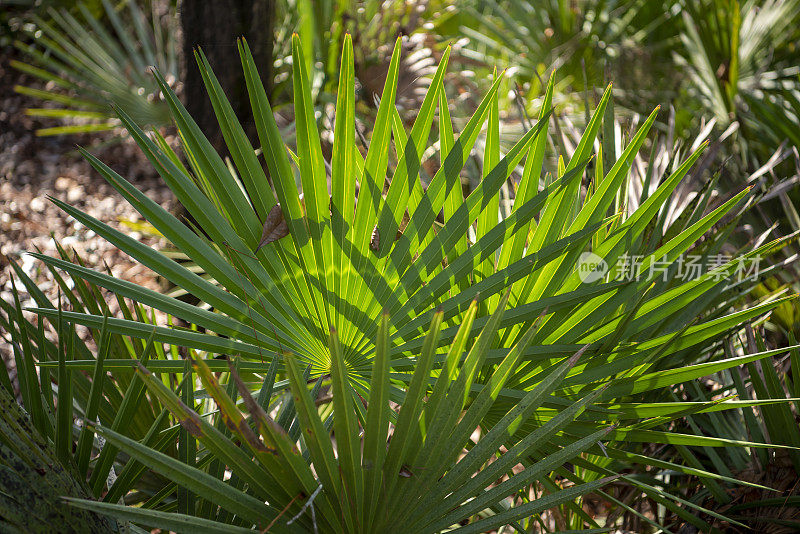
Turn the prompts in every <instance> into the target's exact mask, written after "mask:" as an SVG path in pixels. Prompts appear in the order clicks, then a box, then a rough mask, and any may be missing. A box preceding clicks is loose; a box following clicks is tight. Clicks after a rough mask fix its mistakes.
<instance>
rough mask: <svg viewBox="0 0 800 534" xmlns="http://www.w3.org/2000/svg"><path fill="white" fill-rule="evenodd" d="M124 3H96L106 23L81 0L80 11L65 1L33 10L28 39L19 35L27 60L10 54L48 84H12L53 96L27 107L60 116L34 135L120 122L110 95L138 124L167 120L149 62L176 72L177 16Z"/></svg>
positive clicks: (36, 113)
mask: <svg viewBox="0 0 800 534" xmlns="http://www.w3.org/2000/svg"><path fill="white" fill-rule="evenodd" d="M124 4H127V6H124V7H125V8H124V9H122V7H123V6H115V5H112V2H109V1H108V0H102V9H100V10H99V11H100V13H102V15H103V16H104V19H105V18H107V20H108V22H109V24H106V23H105V20H104V19H103V20H101V18H99V17H98V15H99V14H98V13H96V12H93V11H92V10H91V9H90V6H87V5H85V4H83V3H78V4H77V11H79V13H80V14H79V15H77V16H76V15H75V14H73V13H72V12H70V10H68V9H64V8H62V9H56V8H53V7H49V8H48V9H47V10H46V13H44V12H43V13H34V14H33V15H32V16H31V17H30V21H28V23H27V24H26V28H27V30H28V33H29V36H30V38H31V42H23V41H15V43H14V44H15V46H16V47H17V48H18V49H19V50H20V51H21V52H22V53H23V55H24V59H25V60H24V61H17V60H13V61H12V62H11V65H12V66H13V67H15V68H16V69H18V70H20V71H22V72H25V73H26V74H29V75H31V76H33V77H34V78H37V79H38V80H40V81H43V82H45V83H46V84H47V85H46V86H45V87H44V88H39V87H33V86H22V85H18V86H16V87H15V88H14V89H15V90H16V91H17V92H19V93H21V94H24V95H27V96H30V97H33V98H35V99H38V100H40V101H42V102H47V103H48V104H49V105H47V106H45V107H39V108H31V109H28V110H27V113H28V114H29V115H33V116H36V117H42V118H46V119H54V120H56V121H59V122H61V124H59V125H58V126H52V127H48V128H42V129H40V130H38V131H37V132H36V133H37V135H62V134H75V133H85V132H97V131H106V130H113V129H115V128H118V127H119V120H118V119H117V117H116V115H115V114H114V112H113V110H112V109H111V107H110V106H109V104H110V103H111V104H113V105H116V106H121V107H124V108H125V109H126V110H128V113H129V114H130V115H131V116H133V117H134V118H135V119H136V120H137V122H139V123H140V124H147V125H149V126H162V125H165V124H167V123H168V122H169V113H168V110H167V107H166V105H165V104H164V103H163V102H161V101H160V100H159V99H158V98H156V97H157V94H156V90H157V85H156V84H155V83H154V82H153V79H152V77H151V76H149V75H148V72H147V68H148V67H150V66H153V65H155V66H157V67H158V68H159V69H161V70H162V71H163V72H165V73H166V75H167V76H168V77H170V78H173V77H174V76H175V74H176V73H177V72H178V70H177V69H178V63H177V55H176V51H177V47H176V46H177V45H176V42H175V33H176V26H177V20H176V19H175V17H174V16H173V15H172V13H171V12H170V13H168V14H167V16H166V17H165V19H166V23H164V22H162V20H161V17H160V16H159V14H158V13H157V11H156V10H155V8H154V10H153V14H152V17H149V16H148V15H147V14H145V12H144V11H143V10H142V8H141V7H140V4H139V3H138V2H137V1H129V2H124ZM43 11H44V10H43ZM109 26H110V27H109Z"/></svg>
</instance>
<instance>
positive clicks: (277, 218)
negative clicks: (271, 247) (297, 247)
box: [256, 204, 289, 252]
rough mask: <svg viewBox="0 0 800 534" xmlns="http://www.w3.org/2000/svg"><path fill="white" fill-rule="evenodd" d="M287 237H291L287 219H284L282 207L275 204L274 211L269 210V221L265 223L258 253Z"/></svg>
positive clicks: (257, 248) (257, 249)
mask: <svg viewBox="0 0 800 534" xmlns="http://www.w3.org/2000/svg"><path fill="white" fill-rule="evenodd" d="M287 235H289V225H288V224H286V219H284V218H283V210H282V209H281V205H280V204H275V205H274V206H273V207H272V209H271V210H269V214H268V215H267V220H266V221H264V231H263V232H262V233H261V241H259V242H258V246H257V247H256V252H258V251H259V250H260V249H261V247H263V246H264V245H268V244H269V243H272V242H273V241H277V240H278V239H280V238H282V237H286V236H287Z"/></svg>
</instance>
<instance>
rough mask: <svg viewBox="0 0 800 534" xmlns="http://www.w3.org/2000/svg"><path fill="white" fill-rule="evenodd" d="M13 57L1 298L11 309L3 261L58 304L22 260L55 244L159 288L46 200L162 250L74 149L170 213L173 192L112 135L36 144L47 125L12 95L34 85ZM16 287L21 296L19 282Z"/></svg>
mask: <svg viewBox="0 0 800 534" xmlns="http://www.w3.org/2000/svg"><path fill="white" fill-rule="evenodd" d="M12 54H13V52H12V51H11V50H8V49H6V50H0V298H2V299H4V300H6V301H11V302H13V295H12V292H11V284H12V278H11V273H12V269H11V266H10V263H9V262H10V261H15V262H17V263H18V264H19V265H20V266H21V267H22V269H23V270H24V271H25V273H26V274H27V275H28V276H30V277H31V278H32V279H33V280H34V281H35V282H36V283H37V285H38V286H39V288H40V289H41V290H42V291H44V292H45V294H46V295H47V296H48V297H50V299H51V300H52V301H53V302H55V301H56V300H57V298H58V287H57V285H56V284H55V282H54V280H53V278H52V276H51V275H50V273H49V272H48V270H47V268H46V267H45V266H44V265H43V264H41V262H39V261H37V260H35V259H34V258H32V257H31V256H29V255H26V254H25V252H29V251H36V249H39V250H40V251H42V252H43V253H44V254H47V255H50V256H56V255H57V252H56V247H55V244H54V241H53V239H56V240H58V242H59V243H61V245H62V246H63V247H64V248H65V249H67V250H68V251H73V250H74V251H75V252H76V253H77V254H78V255H80V257H81V258H82V259H83V260H84V261H85V263H86V265H87V266H89V267H92V268H99V269H102V268H103V263H104V262H105V263H107V264H108V265H109V266H110V267H111V270H112V273H113V275H114V276H116V277H119V278H122V279H125V280H130V281H132V282H135V283H137V284H141V285H145V286H147V287H150V288H153V289H156V288H158V286H159V280H158V279H157V278H156V277H155V275H154V274H153V273H152V272H151V271H149V270H148V269H147V268H145V267H143V266H142V265H139V264H137V263H136V262H134V261H132V260H131V259H130V258H129V257H128V256H127V255H126V254H124V253H122V252H120V251H119V250H117V249H116V248H115V247H114V246H113V245H111V244H110V243H108V242H106V241H105V240H104V239H102V238H101V237H99V236H97V235H96V234H95V233H94V232H92V231H91V230H89V229H87V228H86V227H84V226H83V225H81V224H80V223H78V222H77V221H76V220H74V219H73V218H71V217H69V216H68V215H66V214H65V213H64V212H63V211H61V210H60V209H59V208H58V207H57V206H55V205H54V204H53V203H52V202H50V200H48V198H47V197H48V195H49V196H52V197H55V198H58V199H60V200H62V201H64V202H66V203H68V204H70V205H72V206H75V207H76V208H78V209H80V210H82V211H84V212H85V213H88V214H89V215H91V216H92V217H95V218H97V219H99V220H100V221H103V222H105V223H107V224H109V225H111V226H112V227H114V228H117V229H119V230H121V231H124V232H126V233H128V234H129V235H132V236H134V237H135V238H137V239H140V240H141V241H142V242H143V243H145V244H148V245H151V246H154V247H159V246H163V245H164V243H163V242H162V240H161V239H158V238H157V237H154V236H151V235H143V234H142V233H140V232H135V231H133V230H132V227H131V224H130V223H136V222H137V221H140V220H141V216H140V215H139V213H138V212H137V211H136V210H135V209H134V208H133V207H132V206H130V205H129V204H128V203H127V202H126V201H125V200H124V199H123V198H122V196H121V195H119V194H118V193H117V192H116V190H115V189H114V188H113V187H112V186H111V185H109V184H108V183H107V182H106V181H105V180H104V179H103V178H102V176H100V175H99V174H98V173H97V172H96V171H94V169H92V168H91V167H90V165H89V164H88V163H87V162H85V161H84V160H83V159H82V157H81V156H80V155H79V154H78V153H77V152H76V150H75V147H76V145H81V146H84V147H86V148H88V149H89V150H90V151H91V152H92V153H94V154H95V155H96V156H97V157H99V159H101V160H102V161H104V162H105V163H107V164H108V165H109V166H111V167H112V168H113V169H114V170H115V171H116V172H118V173H119V174H120V175H122V176H123V177H125V178H126V179H128V180H129V181H131V182H132V183H134V184H135V185H136V186H137V187H138V188H139V189H140V190H141V191H143V192H144V193H145V194H146V195H147V196H148V197H150V198H151V199H153V200H155V201H157V202H158V203H159V204H161V205H162V206H164V207H165V208H167V209H170V210H174V209H175V207H176V202H175V200H174V198H173V196H172V193H171V192H170V191H169V189H168V188H167V187H166V186H165V185H164V183H163V182H162V181H161V179H160V178H159V177H158V176H157V175H156V174H155V172H154V171H153V169H152V167H151V166H150V163H149V162H148V161H147V160H146V158H145V157H144V155H142V154H141V152H140V151H139V149H138V148H137V147H136V145H135V144H134V143H133V142H131V141H130V140H127V141H125V140H123V141H122V142H118V143H110V144H108V143H107V141H108V140H109V138H110V137H112V136H110V135H105V136H103V135H99V136H98V135H96V134H95V135H92V136H75V135H71V136H61V137H37V136H36V135H35V130H36V129H37V128H40V127H42V126H52V125H53V124H51V123H44V122H42V121H40V120H38V119H34V118H32V117H30V116H28V115H26V114H25V109H26V108H28V107H31V106H38V107H41V103H39V102H34V101H32V100H31V99H30V98H28V97H25V96H22V95H19V94H17V93H15V92H14V89H13V88H14V85H16V84H30V83H32V80H31V79H30V78H29V77H27V76H25V75H23V74H21V73H19V72H18V71H16V70H14V69H13V68H12V67H10V66H9V60H10V59H12ZM133 226H134V227H135V224H134V225H133ZM17 288H18V289H20V290H23V291H24V287H23V286H22V284H21V283H18V284H17ZM20 297H21V298H22V303H23V306H33V302H32V300H31V299H30V298H29V296H28V294H27V293H25V292H23V293H21V294H20ZM108 301H109V304H110V306H111V307H112V310H114V309H115V308H116V302H115V301H114V299H113V298H108ZM9 339H10V338H9V336H8V334H7V333H6V332H2V330H0V355H2V357H3V360H4V361H5V362H6V364H7V366H8V367H9V369H10V370H11V371H12V375H13V356H12V353H11V347H10V344H9Z"/></svg>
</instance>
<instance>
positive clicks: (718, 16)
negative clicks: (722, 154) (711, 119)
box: [676, 0, 800, 167]
mask: <svg viewBox="0 0 800 534" xmlns="http://www.w3.org/2000/svg"><path fill="white" fill-rule="evenodd" d="M798 20H800V2H797V1H795V0H774V1H769V2H754V1H745V2H741V3H740V2H738V1H730V0H710V1H704V2H700V3H697V4H693V3H691V2H688V3H686V5H685V7H684V9H683V22H684V28H685V31H684V32H682V34H681V39H682V42H683V45H684V50H685V53H683V54H681V53H678V54H676V59H677V60H678V66H680V67H683V68H685V69H687V70H688V72H689V73H690V74H691V80H692V86H691V89H690V90H691V91H692V92H693V93H695V95H696V96H698V97H699V98H700V100H701V101H702V102H703V104H704V106H705V107H706V109H707V110H708V111H709V112H711V113H712V114H713V116H715V117H716V118H717V119H718V120H719V121H720V122H721V124H722V125H727V124H728V123H729V122H731V121H733V120H737V121H739V122H740V123H741V127H742V128H743V129H744V139H743V142H744V147H745V148H747V145H749V144H752V145H754V146H753V147H752V149H751V150H750V152H745V151H744V150H742V152H743V154H742V155H743V157H744V158H745V160H746V158H747V156H748V155H749V156H750V157H752V156H753V155H754V154H755V153H759V154H760V156H761V157H762V158H765V157H767V156H769V154H771V153H772V150H773V148H772V147H774V146H777V145H778V144H780V143H781V142H782V141H784V140H785V139H788V140H789V141H790V142H791V143H792V144H794V145H795V146H798V145H799V144H800V137H798V135H797V131H798V128H797V125H798V120H799V119H798V117H800V116H799V115H798V109H800V107H799V106H798V98H800V85H798V80H800V78H798V75H800V69H798V66H797V51H796V50H795V46H794V44H795V43H796V42H797V38H798V32H797V23H798ZM764 144H766V149H764V147H763V145H764ZM765 152H766V154H765ZM747 164H748V165H753V162H752V161H747ZM756 167H758V165H756Z"/></svg>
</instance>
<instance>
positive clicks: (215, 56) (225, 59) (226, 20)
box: [180, 0, 275, 154]
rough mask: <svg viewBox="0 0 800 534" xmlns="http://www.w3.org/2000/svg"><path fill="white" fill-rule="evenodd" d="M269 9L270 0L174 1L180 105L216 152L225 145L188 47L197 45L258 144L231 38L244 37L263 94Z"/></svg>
mask: <svg viewBox="0 0 800 534" xmlns="http://www.w3.org/2000/svg"><path fill="white" fill-rule="evenodd" d="M274 12H275V1H274V0H214V1H213V2H209V1H205V0H182V2H181V3H180V17H181V26H182V29H183V57H184V72H183V73H182V75H183V80H184V84H183V91H184V100H185V103H186V109H187V110H188V111H189V114H190V115H191V116H192V117H193V118H194V120H195V121H197V124H198V125H199V126H200V129H201V130H202V131H203V133H204V134H205V135H206V137H208V139H209V141H211V144H212V145H213V146H214V148H215V149H216V150H217V151H218V152H219V153H220V154H227V149H226V148H225V141H224V139H223V138H222V133H221V132H220V128H219V125H218V123H217V120H216V117H215V115H214V108H213V107H212V105H211V101H210V100H209V98H208V95H207V93H206V90H205V86H204V84H203V78H202V77H201V76H200V70H199V68H198V66H197V62H196V61H195V58H194V50H195V49H196V48H197V47H200V48H202V50H203V53H204V54H205V55H206V57H207V58H208V61H209V63H210V64H211V68H212V69H214V74H215V75H216V76H217V78H218V79H219V83H220V84H221V85H222V89H223V90H224V91H225V94H226V95H227V97H228V100H230V102H231V105H232V106H233V110H234V112H235V113H236V116H237V117H238V118H239V121H240V122H241V124H242V126H243V127H244V129H245V132H247V135H248V137H249V138H250V141H251V142H252V143H253V144H254V146H258V145H257V136H256V130H255V123H254V121H253V113H252V110H251V108H250V100H249V97H248V96H247V87H246V85H245V81H244V74H243V72H242V65H241V61H240V59H239V53H238V51H237V48H236V39H238V38H239V37H244V38H245V39H247V44H248V45H249V46H250V50H251V51H252V53H253V58H254V59H255V62H256V66H257V67H258V71H259V73H260V75H261V80H262V82H263V83H264V87H265V88H266V89H267V93H268V94H269V91H270V87H271V82H272V46H273V20H274Z"/></svg>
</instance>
